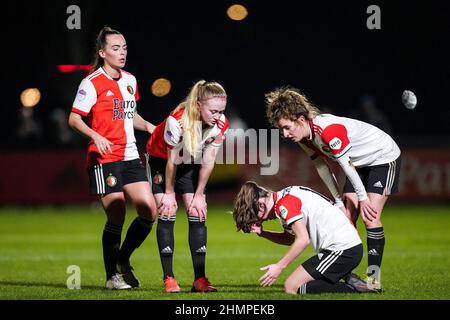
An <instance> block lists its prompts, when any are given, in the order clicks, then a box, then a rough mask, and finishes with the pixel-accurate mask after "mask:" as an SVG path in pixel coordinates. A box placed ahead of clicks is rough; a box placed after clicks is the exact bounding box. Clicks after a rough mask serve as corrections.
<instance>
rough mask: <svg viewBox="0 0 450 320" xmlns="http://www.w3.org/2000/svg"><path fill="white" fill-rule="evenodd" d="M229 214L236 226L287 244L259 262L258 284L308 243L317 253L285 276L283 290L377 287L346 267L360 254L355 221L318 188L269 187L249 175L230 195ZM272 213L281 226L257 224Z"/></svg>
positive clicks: (333, 290) (354, 290)
mask: <svg viewBox="0 0 450 320" xmlns="http://www.w3.org/2000/svg"><path fill="white" fill-rule="evenodd" d="M233 218H234V221H235V223H236V227H237V229H238V231H240V230H242V231H243V232H245V233H250V232H253V233H256V234H257V235H258V236H260V237H263V238H266V239H268V240H270V241H272V242H275V243H278V244H284V245H290V246H291V247H290V249H289V251H288V252H287V253H286V254H285V255H284V257H283V258H282V259H281V260H280V261H278V262H277V263H275V264H271V265H268V266H265V267H263V268H261V270H265V271H266V273H265V274H264V275H263V276H262V277H261V278H260V279H259V281H260V282H261V285H262V286H270V285H272V284H273V283H274V282H275V281H276V280H277V278H278V276H279V275H280V274H281V272H282V271H283V270H284V269H285V268H286V267H287V266H288V265H289V264H290V263H291V262H292V261H294V259H295V258H297V257H298V256H299V255H300V254H301V253H302V252H303V251H304V250H305V249H306V247H307V246H308V244H309V243H311V244H312V246H313V247H314V249H315V250H316V252H317V255H315V256H313V257H312V258H310V259H308V260H306V261H305V262H304V263H303V264H302V265H300V266H299V267H298V268H297V269H296V270H295V271H294V272H293V273H292V274H291V275H290V276H289V277H288V278H287V280H286V282H285V283H284V290H285V292H286V293H290V294H295V293H299V294H306V293H372V292H374V293H375V292H378V291H377V290H376V289H374V288H372V287H370V286H369V285H367V283H366V282H364V281H362V280H361V279H360V278H359V277H357V276H356V275H354V274H352V273H351V271H352V270H353V269H354V268H356V266H358V264H359V263H360V261H361V259H362V256H363V247H362V243H361V239H360V237H359V235H358V233H357V231H356V229H355V227H354V226H353V225H352V223H351V222H350V220H349V219H348V218H347V217H346V216H345V214H344V213H343V212H342V211H341V210H340V209H339V208H338V207H336V206H334V205H333V204H332V203H331V201H330V200H328V199H327V198H326V197H324V196H322V195H321V194H319V193H318V192H316V191H314V190H311V189H309V188H305V187H301V186H291V187H287V188H285V189H283V190H281V191H279V192H273V191H270V190H267V189H265V188H263V187H261V186H259V185H258V184H256V183H255V182H252V181H249V182H246V183H245V184H244V185H243V186H242V188H241V190H240V192H239V194H238V195H237V197H236V200H235V206H234V211H233ZM275 218H278V219H279V220H280V222H281V224H282V225H283V228H284V232H282V233H278V232H271V231H266V230H263V227H262V223H263V222H264V221H267V220H273V219H275ZM340 280H343V281H340Z"/></svg>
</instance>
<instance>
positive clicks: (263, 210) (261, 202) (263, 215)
mask: <svg viewBox="0 0 450 320" xmlns="http://www.w3.org/2000/svg"><path fill="white" fill-rule="evenodd" d="M268 215H269V210H268V207H267V198H259V199H258V218H259V219H260V220H261V221H265V220H267V217H268Z"/></svg>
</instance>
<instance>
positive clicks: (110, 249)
mask: <svg viewBox="0 0 450 320" xmlns="http://www.w3.org/2000/svg"><path fill="white" fill-rule="evenodd" d="M121 234H122V226H118V225H115V224H112V223H109V222H107V223H106V224H105V228H104V229H103V237H102V245H103V261H104V263H105V270H106V280H108V279H109V278H111V277H112V276H113V275H115V274H116V273H117V269H116V264H117V257H118V255H119V247H120V238H121Z"/></svg>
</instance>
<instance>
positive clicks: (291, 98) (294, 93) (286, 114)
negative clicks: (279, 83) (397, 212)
mask: <svg viewBox="0 0 450 320" xmlns="http://www.w3.org/2000/svg"><path fill="white" fill-rule="evenodd" d="M265 97H266V107H267V109H266V116H267V119H268V120H269V122H270V124H271V125H272V126H274V127H276V126H277V122H278V120H280V119H281V118H287V119H289V120H291V121H295V120H297V119H298V118H299V117H300V116H304V117H305V119H308V118H314V117H315V116H317V115H318V114H320V110H319V109H318V108H317V107H316V106H315V105H313V104H312V103H311V102H310V101H309V100H308V98H307V97H306V96H305V95H304V94H302V93H301V92H300V91H299V90H298V89H295V88H291V87H284V88H278V89H276V90H274V91H271V92H269V93H267V94H266V95H265Z"/></svg>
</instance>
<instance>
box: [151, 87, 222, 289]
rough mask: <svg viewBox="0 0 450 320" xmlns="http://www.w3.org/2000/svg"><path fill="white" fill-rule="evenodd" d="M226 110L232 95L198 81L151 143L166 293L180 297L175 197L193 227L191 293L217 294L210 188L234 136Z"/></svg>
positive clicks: (191, 227)
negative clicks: (208, 270) (210, 260)
mask: <svg viewBox="0 0 450 320" xmlns="http://www.w3.org/2000/svg"><path fill="white" fill-rule="evenodd" d="M226 104H227V95H226V93H225V90H224V89H223V87H222V86H221V85H220V84H219V83H217V82H206V81H204V80H201V81H198V82H197V83H196V84H195V85H194V86H193V87H192V89H191V90H190V93H189V95H188V96H187V98H186V99H185V100H184V101H183V102H181V103H180V104H179V106H178V107H177V108H176V109H175V110H173V111H172V112H171V113H170V115H169V116H168V117H167V118H166V119H165V120H164V121H163V122H162V123H161V124H159V125H158V126H156V128H155V130H154V132H153V134H152V135H151V137H150V139H149V140H148V142H147V153H148V160H147V161H148V165H149V166H148V175H149V180H150V181H151V182H152V191H153V194H154V195H155V199H156V203H157V205H158V209H159V219H158V226H157V239H158V246H159V251H160V257H161V264H162V268H163V279H164V285H165V291H166V292H180V287H179V286H178V283H177V281H176V280H175V277H174V273H173V270H172V261H173V251H174V233H173V227H174V224H175V218H176V212H177V207H178V205H177V201H176V199H175V193H177V194H180V195H181V196H182V199H183V202H184V205H185V207H186V209H187V215H188V221H189V246H190V249H191V256H192V262H193V265H194V276H195V277H194V282H193V285H192V290H191V291H193V292H213V291H217V290H216V288H214V287H213V286H211V284H210V282H209V280H208V278H206V276H205V257H206V224H205V222H206V216H207V204H206V198H205V187H206V184H207V182H208V179H209V176H210V175H211V172H212V171H213V168H214V161H215V158H216V155H217V151H218V150H219V147H220V146H221V144H222V142H223V140H224V138H225V135H226V133H227V130H228V120H227V118H226V117H225V115H224V114H223V113H224V111H225V108H226Z"/></svg>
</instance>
